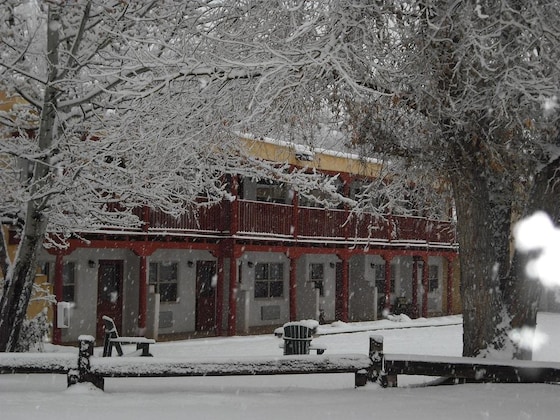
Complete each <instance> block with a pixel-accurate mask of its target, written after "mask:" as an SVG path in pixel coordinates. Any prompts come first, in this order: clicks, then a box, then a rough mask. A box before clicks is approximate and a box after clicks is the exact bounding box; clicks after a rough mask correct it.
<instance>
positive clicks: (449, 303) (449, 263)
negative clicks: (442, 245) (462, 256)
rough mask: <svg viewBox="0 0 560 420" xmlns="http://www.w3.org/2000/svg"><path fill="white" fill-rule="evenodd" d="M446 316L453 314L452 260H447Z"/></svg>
mask: <svg viewBox="0 0 560 420" xmlns="http://www.w3.org/2000/svg"><path fill="white" fill-rule="evenodd" d="M446 261H447V297H446V299H447V315H451V314H453V261H454V260H453V258H447V259H446Z"/></svg>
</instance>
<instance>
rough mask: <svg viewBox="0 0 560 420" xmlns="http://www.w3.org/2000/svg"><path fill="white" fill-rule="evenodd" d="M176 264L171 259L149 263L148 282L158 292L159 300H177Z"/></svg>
mask: <svg viewBox="0 0 560 420" xmlns="http://www.w3.org/2000/svg"><path fill="white" fill-rule="evenodd" d="M178 265H179V264H178V263H176V262H172V261H163V262H151V263H150V274H149V283H150V286H154V291H155V292H156V293H159V295H160V301H161V302H175V301H176V300H177V282H178Z"/></svg>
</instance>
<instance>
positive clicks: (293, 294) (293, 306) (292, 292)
mask: <svg viewBox="0 0 560 420" xmlns="http://www.w3.org/2000/svg"><path fill="white" fill-rule="evenodd" d="M288 258H290V285H289V298H290V321H296V320H297V313H298V311H297V276H296V273H297V260H298V259H297V257H296V256H288Z"/></svg>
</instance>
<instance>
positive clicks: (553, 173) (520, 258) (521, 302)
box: [502, 158, 560, 360]
mask: <svg viewBox="0 0 560 420" xmlns="http://www.w3.org/2000/svg"><path fill="white" fill-rule="evenodd" d="M559 170H560V158H557V159H556V160H554V161H552V162H550V163H549V164H548V165H546V166H545V167H544V168H542V169H541V170H540V171H539V172H538V173H537V175H535V177H534V180H533V185H532V188H531V190H530V192H529V196H528V199H527V202H526V205H525V208H524V212H523V213H524V216H530V215H532V214H533V213H535V212H536V211H544V212H545V213H547V214H548V215H549V216H550V218H551V219H552V220H553V222H554V223H557V222H558V218H559V216H560V206H558V203H559V202H560V185H559V184H558V171H559ZM533 257H534V256H532V255H527V254H524V253H519V252H517V251H516V252H515V254H514V257H513V261H512V266H511V271H510V273H509V275H508V276H507V277H506V278H505V279H504V282H503V284H502V293H503V296H504V301H505V305H506V309H507V313H508V314H509V318H510V327H511V329H522V328H523V327H528V328H535V327H536V325H537V310H538V303H539V297H540V294H541V291H542V286H541V285H540V283H539V282H538V280H537V279H532V278H529V277H528V276H527V275H526V273H525V266H526V264H527V262H528V261H529V260H530V259H531V258H533ZM513 344H514V357H515V358H517V359H527V360H530V359H531V358H532V349H531V348H526V347H525V348H520V347H519V346H518V345H517V344H516V343H513Z"/></svg>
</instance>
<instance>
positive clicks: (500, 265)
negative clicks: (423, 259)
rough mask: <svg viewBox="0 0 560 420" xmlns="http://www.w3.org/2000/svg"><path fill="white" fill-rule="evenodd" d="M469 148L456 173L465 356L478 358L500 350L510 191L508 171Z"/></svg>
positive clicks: (507, 266)
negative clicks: (505, 171)
mask: <svg viewBox="0 0 560 420" xmlns="http://www.w3.org/2000/svg"><path fill="white" fill-rule="evenodd" d="M467 146H473V145H472V144H469V145H467ZM463 147H465V145H463ZM466 149H467V150H465V148H464V149H463V150H462V153H461V156H462V157H461V160H460V165H459V167H458V168H459V169H458V170H456V171H454V173H453V174H452V175H451V176H452V182H453V190H454V194H455V204H456V210H457V219H458V223H457V234H458V241H459V250H460V255H461V271H460V273H461V289H460V291H461V298H462V305H463V355H464V356H468V357H475V356H487V355H488V354H489V353H492V352H494V350H500V342H499V340H497V337H498V336H500V335H501V332H499V331H500V325H501V324H502V322H503V320H504V316H505V313H504V305H503V299H502V296H501V293H500V279H501V278H503V276H504V275H505V273H507V272H508V271H509V238H510V221H511V204H510V200H511V191H510V187H509V185H510V184H509V182H508V179H507V175H504V174H503V173H501V171H499V170H494V169H493V168H492V165H490V164H489V162H488V160H487V157H485V156H483V155H482V153H481V151H480V150H476V149H475V147H472V148H471V147H467V148H466ZM469 149H470V150H469Z"/></svg>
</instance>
